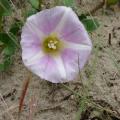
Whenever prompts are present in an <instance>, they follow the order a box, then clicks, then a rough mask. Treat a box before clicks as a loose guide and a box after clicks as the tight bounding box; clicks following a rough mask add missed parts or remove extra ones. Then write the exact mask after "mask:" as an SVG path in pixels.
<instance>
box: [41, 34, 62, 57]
mask: <svg viewBox="0 0 120 120" xmlns="http://www.w3.org/2000/svg"><path fill="white" fill-rule="evenodd" d="M62 47H63V46H62V42H61V41H60V40H59V39H58V37H57V36H55V35H54V34H51V35H49V36H48V37H46V38H45V39H44V41H43V50H44V52H46V53H48V54H52V55H57V54H58V53H59V52H60V51H61V50H62V49H61V48H62Z"/></svg>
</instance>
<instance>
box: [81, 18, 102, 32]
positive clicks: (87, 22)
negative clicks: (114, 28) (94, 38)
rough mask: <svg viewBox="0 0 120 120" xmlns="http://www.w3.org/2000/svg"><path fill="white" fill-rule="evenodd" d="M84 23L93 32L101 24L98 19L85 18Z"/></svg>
mask: <svg viewBox="0 0 120 120" xmlns="http://www.w3.org/2000/svg"><path fill="white" fill-rule="evenodd" d="M82 23H83V24H84V26H85V28H86V30H87V31H88V32H93V31H94V30H96V29H97V28H98V27H99V26H100V25H99V23H98V21H97V20H96V19H94V20H93V19H83V20H82Z"/></svg>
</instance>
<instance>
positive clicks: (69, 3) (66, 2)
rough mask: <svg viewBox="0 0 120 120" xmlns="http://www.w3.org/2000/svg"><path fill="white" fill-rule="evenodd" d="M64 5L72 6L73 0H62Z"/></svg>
mask: <svg viewBox="0 0 120 120" xmlns="http://www.w3.org/2000/svg"><path fill="white" fill-rule="evenodd" d="M64 5H65V6H70V7H72V6H74V0H64Z"/></svg>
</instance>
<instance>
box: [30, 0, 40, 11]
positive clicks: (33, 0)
mask: <svg viewBox="0 0 120 120" xmlns="http://www.w3.org/2000/svg"><path fill="white" fill-rule="evenodd" d="M29 2H30V4H31V5H32V7H33V8H35V9H39V5H40V4H39V0H29Z"/></svg>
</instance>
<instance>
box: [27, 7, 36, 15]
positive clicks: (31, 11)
mask: <svg viewBox="0 0 120 120" xmlns="http://www.w3.org/2000/svg"><path fill="white" fill-rule="evenodd" d="M37 12H38V11H37V10H36V9H34V8H32V9H30V10H29V11H27V12H26V17H29V16H31V15H33V14H35V13H37Z"/></svg>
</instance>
